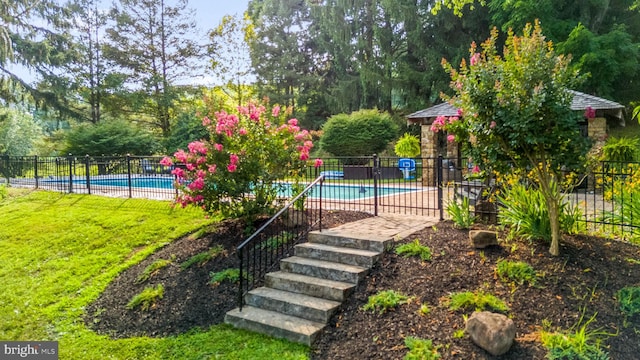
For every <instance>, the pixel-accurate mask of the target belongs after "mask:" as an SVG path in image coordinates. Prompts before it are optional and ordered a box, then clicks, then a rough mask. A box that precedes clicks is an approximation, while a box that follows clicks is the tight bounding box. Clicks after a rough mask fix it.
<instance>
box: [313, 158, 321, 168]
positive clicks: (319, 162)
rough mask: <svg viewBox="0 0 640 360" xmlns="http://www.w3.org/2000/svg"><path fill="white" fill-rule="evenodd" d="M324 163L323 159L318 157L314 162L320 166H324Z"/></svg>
mask: <svg viewBox="0 0 640 360" xmlns="http://www.w3.org/2000/svg"><path fill="white" fill-rule="evenodd" d="M322 164H323V162H322V159H316V161H315V162H314V163H313V166H314V167H317V168H319V167H320V166H322Z"/></svg>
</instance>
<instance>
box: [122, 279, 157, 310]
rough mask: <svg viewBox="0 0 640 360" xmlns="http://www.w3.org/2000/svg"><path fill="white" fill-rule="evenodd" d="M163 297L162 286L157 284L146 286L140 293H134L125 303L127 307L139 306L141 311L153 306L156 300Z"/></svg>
mask: <svg viewBox="0 0 640 360" xmlns="http://www.w3.org/2000/svg"><path fill="white" fill-rule="evenodd" d="M162 297H164V286H163V285H162V284H158V286H156V287H155V288H154V287H151V286H149V287H146V288H144V290H142V292H141V293H140V294H137V295H135V296H134V297H133V298H132V299H131V301H129V303H128V304H127V309H129V310H133V309H135V308H137V307H140V309H141V310H142V311H147V310H149V309H150V308H152V307H154V305H155V304H156V302H157V301H158V300H160V299H162Z"/></svg>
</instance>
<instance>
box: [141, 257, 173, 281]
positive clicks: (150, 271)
mask: <svg viewBox="0 0 640 360" xmlns="http://www.w3.org/2000/svg"><path fill="white" fill-rule="evenodd" d="M169 265H171V260H167V259H158V260H156V261H154V262H152V263H151V264H149V266H147V267H146V268H144V270H143V271H142V274H140V276H138V278H137V279H136V282H138V283H143V282H145V281H147V280H149V278H151V277H152V276H154V275H155V274H157V273H158V272H160V270H162V269H164V268H166V267H167V266H169Z"/></svg>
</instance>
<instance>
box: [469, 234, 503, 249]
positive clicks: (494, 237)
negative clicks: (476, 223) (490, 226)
mask: <svg viewBox="0 0 640 360" xmlns="http://www.w3.org/2000/svg"><path fill="white" fill-rule="evenodd" d="M469 239H470V240H471V244H472V245H473V247H475V248H476V249H484V248H486V247H487V246H491V245H498V233H497V232H495V231H488V230H469Z"/></svg>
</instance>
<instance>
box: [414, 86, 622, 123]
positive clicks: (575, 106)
mask: <svg viewBox="0 0 640 360" xmlns="http://www.w3.org/2000/svg"><path fill="white" fill-rule="evenodd" d="M569 91H570V92H571V93H572V94H573V100H572V101H571V110H576V111H584V110H586V109H587V107H591V108H592V109H594V110H596V111H597V110H601V114H600V115H604V114H608V115H611V116H613V117H616V118H618V119H620V121H621V122H622V125H624V119H623V114H622V112H623V110H624V106H622V105H620V104H618V103H617V102H615V101H611V100H607V99H603V98H600V97H597V96H593V95H589V94H585V93H581V92H579V91H575V90H569ZM457 114H458V109H456V108H455V107H453V106H451V104H449V103H442V104H438V105H434V106H432V107H430V108H427V109H424V110H420V111H416V112H414V113H413V114H409V115H408V116H407V120H408V122H409V123H417V122H422V121H424V120H427V122H428V121H429V120H430V119H431V121H433V119H435V118H436V117H438V116H456V115H457Z"/></svg>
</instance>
